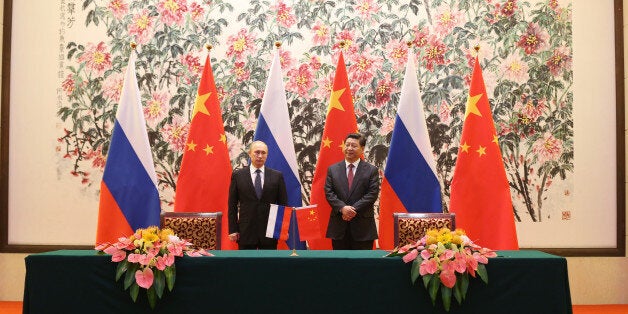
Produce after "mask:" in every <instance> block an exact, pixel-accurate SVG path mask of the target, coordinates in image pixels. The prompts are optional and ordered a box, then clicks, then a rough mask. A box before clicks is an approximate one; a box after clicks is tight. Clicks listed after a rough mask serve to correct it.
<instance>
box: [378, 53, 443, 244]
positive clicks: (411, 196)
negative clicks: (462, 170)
mask: <svg viewBox="0 0 628 314" xmlns="http://www.w3.org/2000/svg"><path fill="white" fill-rule="evenodd" d="M379 204H380V215H379V232H380V235H379V247H380V248H381V249H385V250H390V249H392V248H393V236H394V235H393V213H394V212H435V213H440V212H442V211H443V209H442V201H441V192H440V183H439V181H438V177H437V176H436V162H435V161H434V156H433V154H432V145H431V144H430V138H429V134H428V132H427V125H426V123H425V113H424V112H423V104H422V102H421V99H420V97H419V83H418V81H417V77H416V70H415V67H414V62H413V60H412V57H410V56H409V57H408V63H407V65H406V73H405V77H404V79H403V85H402V87H401V96H400V97H399V108H398V110H397V118H396V120H395V127H394V129H393V135H392V139H391V142H390V149H389V151H388V159H387V161H386V168H385V171H384V180H383V181H382V191H381V195H380V202H379Z"/></svg>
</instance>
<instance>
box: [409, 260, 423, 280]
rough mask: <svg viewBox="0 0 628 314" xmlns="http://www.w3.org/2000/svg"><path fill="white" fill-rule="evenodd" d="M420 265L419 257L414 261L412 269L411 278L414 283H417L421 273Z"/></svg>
mask: <svg viewBox="0 0 628 314" xmlns="http://www.w3.org/2000/svg"><path fill="white" fill-rule="evenodd" d="M420 267H421V263H420V262H419V259H414V261H412V268H411V269H410V280H412V283H415V282H416V280H417V279H418V278H419V276H420V275H421V274H420V273H419V268H420Z"/></svg>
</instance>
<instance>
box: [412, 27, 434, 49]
mask: <svg viewBox="0 0 628 314" xmlns="http://www.w3.org/2000/svg"><path fill="white" fill-rule="evenodd" d="M412 32H414V40H413V41H412V43H413V44H414V45H415V46H417V47H419V48H421V47H424V46H425V45H427V43H428V38H429V37H430V33H429V31H428V30H427V29H419V27H418V26H415V27H414V28H413V29H412Z"/></svg>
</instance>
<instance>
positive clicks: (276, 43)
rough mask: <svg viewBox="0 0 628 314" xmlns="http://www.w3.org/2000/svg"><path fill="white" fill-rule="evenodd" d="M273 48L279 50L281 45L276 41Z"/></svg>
mask: <svg viewBox="0 0 628 314" xmlns="http://www.w3.org/2000/svg"><path fill="white" fill-rule="evenodd" d="M275 47H277V49H279V47H281V43H280V42H278V41H276V42H275Z"/></svg>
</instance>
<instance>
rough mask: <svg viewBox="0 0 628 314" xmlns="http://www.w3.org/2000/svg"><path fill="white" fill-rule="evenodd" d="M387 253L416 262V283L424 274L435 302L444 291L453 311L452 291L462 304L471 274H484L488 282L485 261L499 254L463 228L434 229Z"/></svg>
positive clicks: (425, 282) (481, 276) (426, 285)
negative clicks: (482, 245)
mask: <svg viewBox="0 0 628 314" xmlns="http://www.w3.org/2000/svg"><path fill="white" fill-rule="evenodd" d="M387 256H402V259H403V261H404V262H406V263H409V262H412V270H411V272H410V278H411V279H412V282H413V283H415V282H416V280H417V279H418V278H419V276H421V277H422V278H423V285H424V286H425V288H426V289H427V291H428V292H429V294H430V298H431V299H432V305H436V295H437V294H438V290H440V292H441V296H442V300H443V307H444V308H445V310H446V311H449V308H450V304H451V295H452V294H453V295H454V297H455V298H456V300H457V301H458V304H462V301H463V300H464V299H465V296H466V294H467V289H468V287H469V275H470V276H471V277H474V278H475V276H476V274H477V275H479V276H480V278H481V279H482V281H484V283H486V284H488V274H487V272H486V267H485V266H484V265H485V264H488V258H489V257H495V256H497V254H496V253H495V252H494V251H493V250H490V249H487V248H483V247H480V246H478V245H476V244H474V243H473V242H472V241H471V240H470V239H469V237H467V235H466V234H465V232H464V231H463V230H462V229H456V230H455V231H453V232H452V231H451V230H449V229H448V228H441V229H439V230H437V229H430V230H428V231H427V234H426V235H425V236H424V237H423V238H421V239H420V240H419V241H417V242H416V243H410V244H408V245H405V246H402V247H397V248H395V249H394V250H393V252H391V253H390V254H388V255H387Z"/></svg>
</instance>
